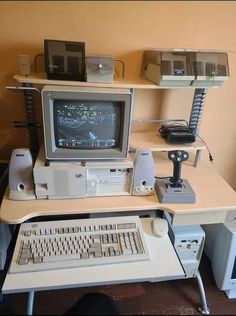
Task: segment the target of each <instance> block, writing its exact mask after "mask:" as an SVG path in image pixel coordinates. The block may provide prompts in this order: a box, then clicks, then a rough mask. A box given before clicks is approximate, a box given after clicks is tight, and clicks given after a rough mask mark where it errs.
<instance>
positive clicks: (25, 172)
mask: <svg viewBox="0 0 236 316" xmlns="http://www.w3.org/2000/svg"><path fill="white" fill-rule="evenodd" d="M9 189H10V195H9V199H10V200H33V199H35V194H34V182H33V159H32V155H31V152H30V150H29V149H28V148H17V149H14V150H13V152H12V154H11V159H10V164H9Z"/></svg>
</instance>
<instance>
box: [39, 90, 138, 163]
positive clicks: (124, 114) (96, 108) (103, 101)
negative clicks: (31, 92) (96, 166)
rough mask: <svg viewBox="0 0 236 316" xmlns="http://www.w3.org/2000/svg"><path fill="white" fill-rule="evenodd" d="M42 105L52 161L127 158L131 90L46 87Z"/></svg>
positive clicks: (47, 153) (47, 154)
mask: <svg viewBox="0 0 236 316" xmlns="http://www.w3.org/2000/svg"><path fill="white" fill-rule="evenodd" d="M42 106H43V125H44V143H45V153H46V158H47V159H48V160H74V159H75V160H86V159H94V160H97V159H121V158H126V157H127V153H128V142H129V133H130V121H131V112H132V93H131V91H130V90H129V89H111V88H87V87H80V88H77V87H67V86H64V87H63V86H45V87H44V89H43V90H42Z"/></svg>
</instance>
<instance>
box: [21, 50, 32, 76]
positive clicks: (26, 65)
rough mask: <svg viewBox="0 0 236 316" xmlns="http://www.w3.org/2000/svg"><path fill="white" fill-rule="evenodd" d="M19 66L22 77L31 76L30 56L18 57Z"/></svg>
mask: <svg viewBox="0 0 236 316" xmlns="http://www.w3.org/2000/svg"><path fill="white" fill-rule="evenodd" d="M18 65H19V71H20V74H21V75H25V76H28V75H30V56H29V55H18Z"/></svg>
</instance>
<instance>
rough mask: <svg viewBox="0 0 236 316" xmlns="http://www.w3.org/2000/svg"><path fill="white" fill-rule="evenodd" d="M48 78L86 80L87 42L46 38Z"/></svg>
mask: <svg viewBox="0 0 236 316" xmlns="http://www.w3.org/2000/svg"><path fill="white" fill-rule="evenodd" d="M44 55H45V71H46V73H47V78H48V79H55V80H75V81H85V43H84V42H72V41H61V40H50V39H45V40H44Z"/></svg>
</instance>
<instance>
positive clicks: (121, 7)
mask: <svg viewBox="0 0 236 316" xmlns="http://www.w3.org/2000/svg"><path fill="white" fill-rule="evenodd" d="M0 21H1V22H0V26H1V27H0V42H1V46H0V57H1V58H0V113H1V116H0V136H1V141H0V147H1V157H0V158H3V159H8V158H9V157H10V154H11V151H12V149H13V148H16V147H21V146H27V145H28V137H27V132H26V130H24V129H16V128H14V127H13V121H16V120H24V119H25V116H24V110H23V98H22V96H21V95H20V94H19V93H13V92H9V91H7V90H6V89H5V86H6V85H9V84H12V83H14V84H16V83H15V82H13V81H12V76H13V75H14V74H15V73H17V72H18V66H17V55H18V54H30V56H31V59H32V60H31V61H32V62H33V58H34V56H35V55H36V54H37V53H40V52H43V40H44V39H45V38H49V39H50V38H51V39H66V40H74V41H84V42H85V43H86V54H87V55H88V54H93V53H94V54H103V55H111V56H114V57H116V58H119V59H122V60H124V61H125V63H126V68H127V76H137V75H139V73H140V69H141V62H142V54H143V51H144V50H145V49H147V48H163V47H165V48H172V47H174V48H178V47H182V48H196V49H200V48H201V49H215V50H227V51H228V52H229V63H230V73H231V76H230V79H229V80H228V81H227V82H226V83H224V85H223V86H222V87H220V88H217V89H209V91H208V94H207V98H206V104H205V108H204V115H203V119H202V124H201V130H200V131H201V136H202V137H203V138H204V139H205V141H206V142H207V144H208V146H209V147H210V149H211V151H212V154H213V156H214V158H215V160H214V166H215V168H216V169H217V170H218V172H219V173H220V174H221V175H222V176H223V177H224V178H225V180H226V181H227V182H228V183H229V184H230V185H231V186H232V187H234V188H236V159H235V158H234V157H235V156H234V155H236V146H235V140H236V124H235V123H234V122H235V117H236V107H235V87H236V73H235V72H236V55H235V52H236V37H235V34H234V30H235V29H236V2H231V1H222V2H221V1H209V2H208V1H189V2H188V1H176V2H175V1H137V2H136V1H110V2H109V1H77V2H76V1H58V2H57V1H41V2H40V1H35V2H34V1H31V2H30V1H25V2H23V1H22V2H21V1H15V2H14V1H9V2H7V1H5V2H4V1H1V2H0ZM192 96H193V92H192V91H183V90H178V91H168V92H167V91H166V92H163V93H162V92H160V91H159V92H154V91H142V90H141V91H138V92H137V96H136V100H137V104H136V108H135V113H134V116H135V118H145V119H148V118H158V116H159V114H161V115H162V116H163V117H171V118H173V117H176V116H185V117H186V118H188V116H189V113H190V112H189V111H190V105H191V102H192ZM162 100H165V101H167V102H165V103H166V107H165V108H163V106H162V103H163V102H161V101H162ZM39 107H40V106H39V105H38V107H37V112H38V116H39V120H40V108H39ZM204 159H207V155H206V154H204Z"/></svg>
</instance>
